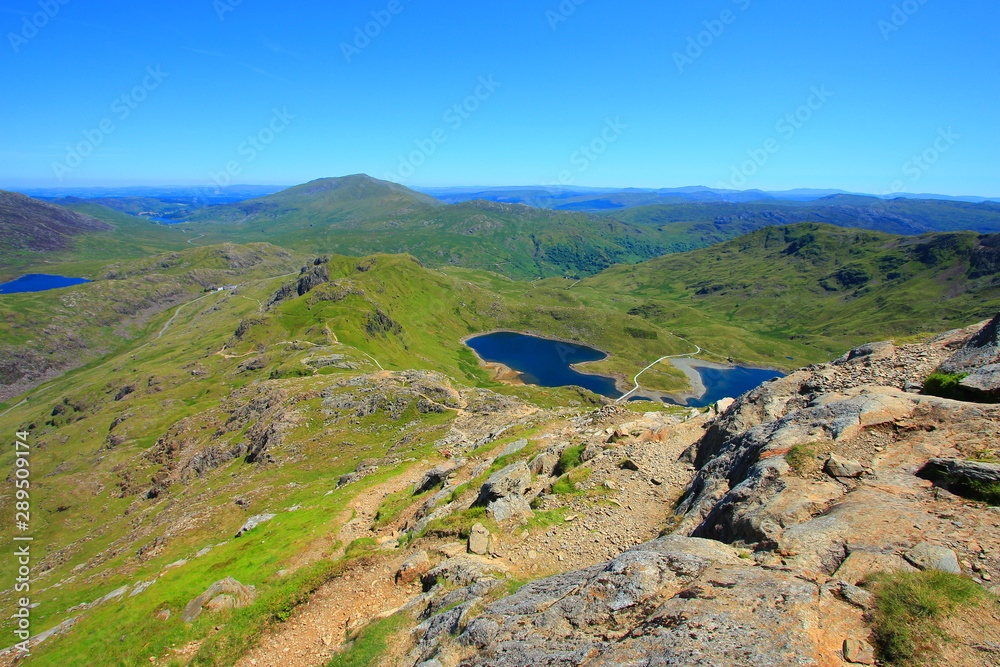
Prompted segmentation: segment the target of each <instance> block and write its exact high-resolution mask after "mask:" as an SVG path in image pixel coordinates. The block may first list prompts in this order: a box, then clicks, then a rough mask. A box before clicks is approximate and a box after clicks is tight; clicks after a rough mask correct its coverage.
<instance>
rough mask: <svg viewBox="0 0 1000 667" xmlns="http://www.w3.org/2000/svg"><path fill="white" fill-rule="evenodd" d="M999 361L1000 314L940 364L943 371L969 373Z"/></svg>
mask: <svg viewBox="0 0 1000 667" xmlns="http://www.w3.org/2000/svg"><path fill="white" fill-rule="evenodd" d="M997 363H1000V315H997V316H996V317H994V318H993V319H992V320H990V321H989V322H988V323H987V324H986V326H984V327H983V328H982V329H980V330H979V332H978V333H977V334H975V335H974V336H973V337H972V338H970V339H969V341H968V342H967V343H966V344H965V345H964V346H963V347H962V348H961V349H960V350H958V351H957V352H955V354H953V355H951V356H950V357H949V358H948V359H946V360H945V362H944V363H943V364H941V370H942V371H944V372H945V373H963V372H965V373H969V372H974V371H975V370H977V369H979V368H982V367H984V366H991V365H993V364H997Z"/></svg>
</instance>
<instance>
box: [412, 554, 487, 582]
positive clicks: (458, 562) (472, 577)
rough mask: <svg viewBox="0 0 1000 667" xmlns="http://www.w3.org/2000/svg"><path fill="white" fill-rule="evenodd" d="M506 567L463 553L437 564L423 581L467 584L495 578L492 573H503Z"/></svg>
mask: <svg viewBox="0 0 1000 667" xmlns="http://www.w3.org/2000/svg"><path fill="white" fill-rule="evenodd" d="M504 572H506V568H504V567H503V566H502V565H500V564H498V563H492V562H488V561H486V560H485V559H483V558H479V557H477V556H472V555H468V554H463V555H461V556H455V557H454V558H449V559H448V560H446V561H444V562H443V563H440V564H439V565H437V566H436V567H435V568H434V569H432V570H431V571H430V572H428V573H427V574H426V575H425V576H424V582H425V583H428V584H432V583H434V582H438V581H442V580H443V581H446V582H448V583H449V584H451V585H452V586H457V587H462V586H469V585H471V584H474V583H476V582H477V581H480V580H485V579H492V580H495V577H494V574H496V573H504Z"/></svg>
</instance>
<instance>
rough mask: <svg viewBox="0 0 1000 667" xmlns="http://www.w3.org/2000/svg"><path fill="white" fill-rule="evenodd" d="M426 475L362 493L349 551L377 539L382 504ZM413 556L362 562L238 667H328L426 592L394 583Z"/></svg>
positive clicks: (345, 526) (349, 525)
mask: <svg viewBox="0 0 1000 667" xmlns="http://www.w3.org/2000/svg"><path fill="white" fill-rule="evenodd" d="M424 470H425V467H423V466H414V467H413V468H411V469H410V470H408V471H407V472H405V473H403V474H401V475H398V476H396V477H394V478H392V479H390V480H388V481H386V482H384V483H382V484H379V485H378V486H375V487H373V488H371V489H368V490H367V491H365V492H363V493H361V494H360V495H359V496H358V497H356V498H355V499H354V500H352V501H351V502H350V503H349V504H348V506H347V508H345V510H344V512H343V513H342V514H341V517H340V519H341V520H342V521H343V523H342V524H341V527H340V528H339V530H338V531H337V533H336V536H335V539H337V540H339V541H340V542H341V543H342V544H343V545H345V546H346V545H348V544H350V543H351V541H353V540H355V539H357V538H360V537H376V534H375V533H374V532H372V530H371V525H372V522H373V521H374V520H375V514H376V512H377V511H378V508H379V506H380V505H381V504H382V500H383V499H384V498H385V496H386V495H387V494H390V493H396V492H398V491H401V490H403V489H405V488H408V487H410V486H412V485H413V483H414V482H415V481H416V480H417V479H418V478H419V477H420V475H421V474H422V473H423V472H424ZM352 515H353V518H352ZM341 553H342V550H341ZM408 554H409V552H402V551H379V552H375V553H374V554H373V555H372V556H369V557H363V558H360V559H358V560H357V561H356V562H355V564H354V565H353V566H352V567H351V568H350V569H348V570H347V571H345V572H344V573H343V574H342V575H340V576H338V577H336V578H334V579H332V580H331V581H329V582H327V583H326V584H325V585H323V586H322V587H320V589H319V590H317V591H316V592H315V593H314V594H313V595H312V597H311V598H310V600H309V601H308V602H307V603H306V604H304V605H302V606H301V607H300V608H299V609H298V610H297V611H296V612H295V614H294V615H293V616H292V618H290V619H289V620H288V621H287V622H286V623H283V624H281V625H279V626H278V627H276V628H275V629H274V630H272V631H271V632H270V633H269V634H267V635H265V636H264V638H263V639H262V640H261V642H260V644H259V645H258V646H257V647H256V648H254V649H253V650H251V651H249V652H248V653H247V654H246V655H244V656H243V657H242V658H241V659H240V660H239V661H238V662H237V663H236V667H320V666H322V665H324V664H325V663H326V662H327V661H328V660H329V659H330V656H331V655H332V654H333V653H336V652H337V650H338V649H339V648H340V647H341V646H342V645H343V643H344V641H345V639H346V638H347V636H348V635H349V634H350V633H351V632H353V631H355V630H357V629H359V628H361V627H363V626H364V625H366V624H367V623H368V622H369V621H371V620H373V619H375V618H378V617H381V616H386V615H388V614H389V613H390V612H393V611H395V610H396V609H398V608H399V607H401V606H403V605H404V604H406V602H407V601H408V600H409V599H410V598H411V597H412V596H414V595H416V594H417V593H419V592H420V589H419V584H414V585H413V586H397V585H396V583H395V581H394V577H395V574H396V571H397V570H398V569H399V566H400V564H401V563H402V562H403V560H405V558H406V557H407V555H408ZM316 556H318V554H313V556H312V560H315V557H316ZM304 560H305V559H303V561H304ZM301 564H302V565H305V562H301Z"/></svg>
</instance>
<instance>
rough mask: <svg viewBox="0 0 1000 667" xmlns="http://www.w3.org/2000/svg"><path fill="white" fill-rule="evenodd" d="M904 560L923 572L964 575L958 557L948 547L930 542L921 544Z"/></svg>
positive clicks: (904, 555)
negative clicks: (933, 571) (938, 571)
mask: <svg viewBox="0 0 1000 667" xmlns="http://www.w3.org/2000/svg"><path fill="white" fill-rule="evenodd" d="M903 558H905V559H906V560H908V561H910V562H911V563H912V564H913V565H915V566H917V567H918V568H920V569H921V570H941V571H942V572H950V573H952V574H962V568H961V567H959V565H958V556H957V555H955V552H954V551H952V550H951V549H949V548H948V547H942V546H939V545H937V544H930V543H929V542H921V543H920V544H918V545H917V546H915V547H913V548H912V549H910V550H909V551H907V552H906V553H905V554H903Z"/></svg>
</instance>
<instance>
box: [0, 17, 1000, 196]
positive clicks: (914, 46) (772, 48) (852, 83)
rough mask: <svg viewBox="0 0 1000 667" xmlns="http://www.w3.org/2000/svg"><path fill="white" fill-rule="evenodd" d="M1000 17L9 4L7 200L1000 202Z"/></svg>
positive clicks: (5, 32)
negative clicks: (581, 189) (699, 193)
mask: <svg viewBox="0 0 1000 667" xmlns="http://www.w3.org/2000/svg"><path fill="white" fill-rule="evenodd" d="M998 19H1000V7H998V6H997V5H995V4H993V3H990V4H986V3H945V2H944V1H943V0H924V1H923V2H921V0H906V2H894V1H893V0H887V1H885V2H882V1H879V0H865V1H862V0H841V1H840V2H837V3H807V2H801V0H798V1H794V2H793V1H791V0H772V1H771V2H767V3H765V2H763V1H762V0H714V1H712V2H698V3H689V2H684V3H682V2H674V1H668V2H664V3H639V2H628V1H624V2H623V1H621V0H619V1H618V2H615V3H610V2H606V1H602V0H563V1H562V2H560V0H508V1H507V2H504V3H446V2H443V1H436V0H372V1H367V0H365V1H356V0H342V1H341V2H323V3H314V2H302V1H299V0H286V1H284V2H280V3H278V2H268V1H266V0H242V1H241V0H197V1H195V0H177V1H175V2H172V3H156V4H152V3H151V4H150V5H148V6H147V5H143V4H140V3H135V2H123V1H118V0H101V1H100V2H98V3H94V2H85V1H84V0H0V34H2V36H3V40H2V43H0V80H2V83H3V90H4V91H5V94H4V95H3V97H2V98H0V116H2V118H3V119H4V120H5V122H4V123H3V124H2V125H0V188H3V187H5V188H13V187H32V186H56V185H60V184H61V185H65V186H67V187H70V186H88V185H126V184H135V185H144V184H199V185H203V184H207V183H211V182H216V183H222V184H224V183H226V182H232V183H256V184H294V183H300V182H304V181H307V180H311V179H314V178H319V177H324V176H339V175H345V174H350V173H358V172H366V173H369V174H371V175H373V176H376V177H379V178H390V179H392V180H398V181H400V182H403V183H405V184H407V185H513V184H553V183H565V184H572V185H581V186H622V187H624V186H638V187H674V186H683V185H695V184H700V185H708V186H713V187H737V188H740V189H744V188H754V187H756V188H762V189H785V188H793V187H823V188H827V187H831V188H843V189H847V190H855V191H865V192H876V193H887V192H892V191H905V192H936V193H943V194H955V195H958V194H979V195H992V196H995V195H1000V166H998V162H997V157H996V156H997V155H998V154H1000V132H998V120H997V119H998V113H997V109H998V108H1000V104H998V103H1000V76H998V73H1000V41H998V40H996V39H995V31H996V27H997V25H998ZM366 29H367V32H368V33H369V35H364V32H365V30H366ZM359 35H363V36H360V37H359ZM456 105H458V106H457V107H456Z"/></svg>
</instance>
